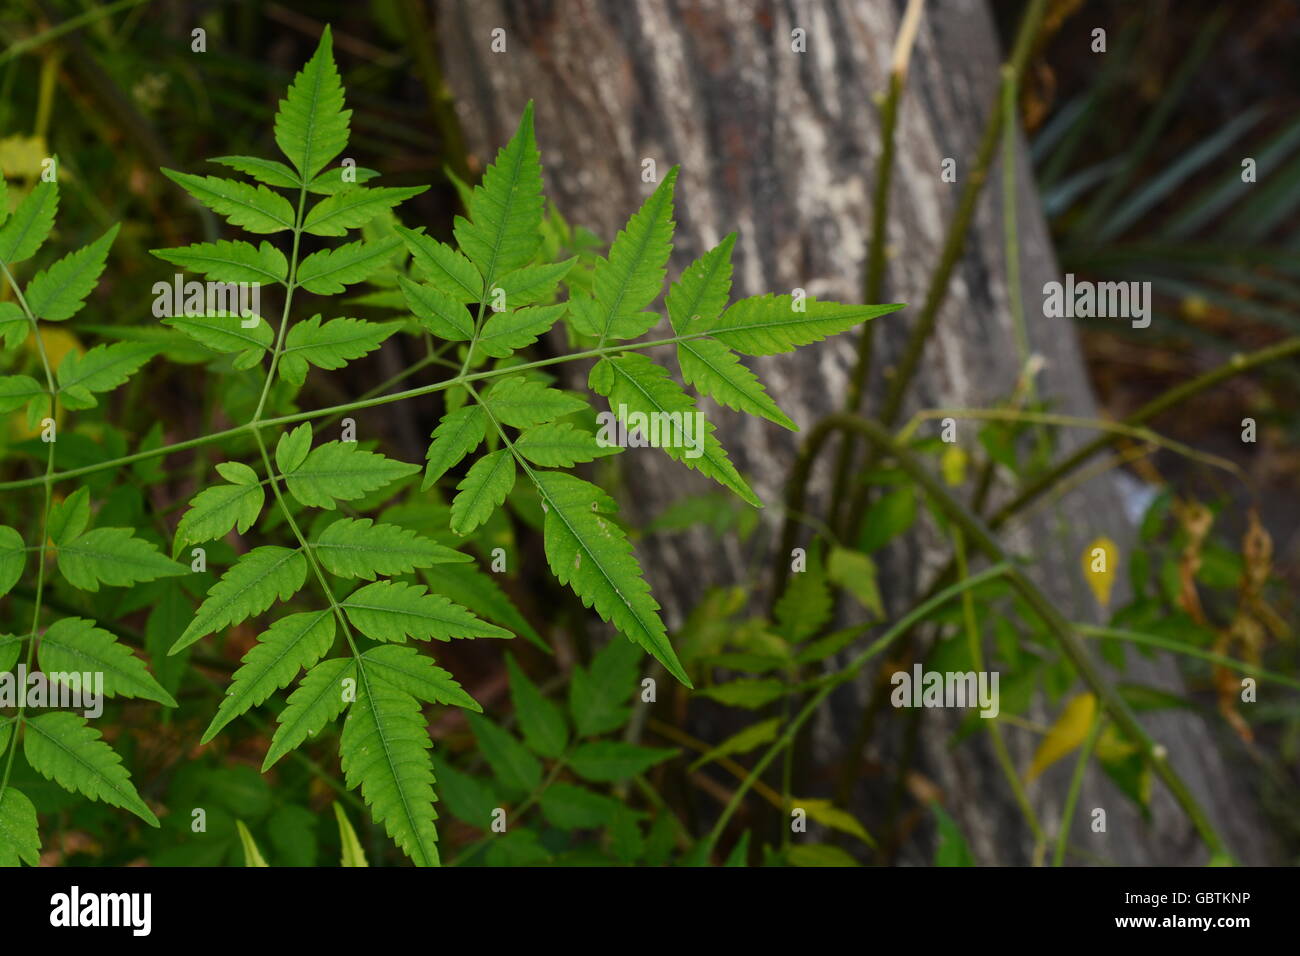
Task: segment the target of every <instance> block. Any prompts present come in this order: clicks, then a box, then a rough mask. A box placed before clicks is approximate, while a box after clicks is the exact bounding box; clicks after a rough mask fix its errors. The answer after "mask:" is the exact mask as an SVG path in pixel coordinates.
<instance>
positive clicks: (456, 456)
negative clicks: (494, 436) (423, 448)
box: [421, 405, 487, 490]
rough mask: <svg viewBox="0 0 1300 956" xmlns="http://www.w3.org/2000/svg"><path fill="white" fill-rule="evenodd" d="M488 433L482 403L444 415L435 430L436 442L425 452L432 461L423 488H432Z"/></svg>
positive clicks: (425, 472)
mask: <svg viewBox="0 0 1300 956" xmlns="http://www.w3.org/2000/svg"><path fill="white" fill-rule="evenodd" d="M486 435H487V416H486V415H485V414H484V413H483V408H482V406H480V405H465V406H462V407H461V408H458V409H456V410H455V411H450V412H448V413H447V414H446V415H444V416H443V417H442V421H441V422H439V423H438V427H437V428H435V429H434V430H433V436H432V437H433V441H432V442H430V444H429V450H428V452H426V453H425V457H426V458H427V459H428V460H429V464H428V465H427V466H426V467H425V469H424V483H423V484H422V485H421V490H424V489H427V488H429V487H431V486H432V485H433V483H434V482H435V481H437V480H438V479H439V478H441V477H442V476H443V475H444V474H446V473H447V469H449V468H453V467H455V465H456V464H457V463H458V462H459V461H460V460H461V459H462V458H464V457H465V456H466V455H468V454H469V453H470V452H472V451H473V450H474V449H475V448H477V447H478V446H479V443H480V442H481V441H483V439H484V437H485V436H486Z"/></svg>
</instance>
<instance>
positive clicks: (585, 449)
mask: <svg viewBox="0 0 1300 956" xmlns="http://www.w3.org/2000/svg"><path fill="white" fill-rule="evenodd" d="M515 450H516V451H518V452H519V453H520V454H521V455H523V456H524V457H525V458H527V459H528V460H529V461H531V462H532V463H533V464H534V465H541V466H542V467H544V468H572V467H573V466H574V465H576V464H578V463H579V462H587V461H595V460H596V459H597V458H603V457H605V456H607V455H614V454H617V453H618V452H619V451H621V450H622V449H620V448H618V447H617V446H608V445H601V444H600V442H598V441H597V440H596V436H595V435H593V434H591V432H589V431H585V430H584V429H581V428H578V427H576V426H574V425H571V424H570V423H568V422H552V423H550V424H547V425H537V426H536V427H534V428H530V429H528V430H527V431H526V432H524V433H523V434H522V435H520V436H519V440H518V441H516V442H515Z"/></svg>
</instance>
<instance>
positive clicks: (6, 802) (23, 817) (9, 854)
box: [0, 784, 41, 867]
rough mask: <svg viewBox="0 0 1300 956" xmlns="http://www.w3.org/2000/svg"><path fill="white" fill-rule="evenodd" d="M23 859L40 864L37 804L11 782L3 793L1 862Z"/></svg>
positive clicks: (10, 863)
mask: <svg viewBox="0 0 1300 956" xmlns="http://www.w3.org/2000/svg"><path fill="white" fill-rule="evenodd" d="M20 861H21V862H23V863H26V864H27V865H28V866H38V865H40V862H41V834H40V831H39V830H38V828H37V823H36V807H34V806H33V805H32V802H31V801H30V800H28V799H27V797H25V796H24V795H23V794H22V793H21V792H20V791H19V790H18V789H17V788H15V787H14V786H13V785H12V784H10V785H9V786H8V787H6V788H5V791H4V795H3V796H0V866H3V867H10V866H17V865H18V864H19V862H20Z"/></svg>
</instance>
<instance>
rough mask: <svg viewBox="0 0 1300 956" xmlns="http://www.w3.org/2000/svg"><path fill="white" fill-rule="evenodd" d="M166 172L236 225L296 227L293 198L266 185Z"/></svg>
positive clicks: (267, 228)
mask: <svg viewBox="0 0 1300 956" xmlns="http://www.w3.org/2000/svg"><path fill="white" fill-rule="evenodd" d="M162 173H163V175H164V176H166V177H167V178H168V179H170V180H171V181H172V182H174V183H176V184H177V185H178V186H180V187H181V188H182V189H184V190H185V191H186V192H187V193H189V194H190V195H191V196H193V197H194V198H195V199H197V200H198V201H199V202H201V203H203V205H205V206H207V207H208V208H209V209H211V210H212V211H213V212H215V213H217V214H218V215H220V216H225V218H226V221H227V222H229V223H230V224H231V225H232V226H239V227H240V228H241V229H245V230H247V231H248V232H253V233H273V232H283V231H284V230H286V229H292V228H293V224H294V218H295V214H294V211H293V206H291V205H289V200H287V199H285V198H284V197H283V196H281V195H280V194H279V193H276V192H272V191H271V190H269V189H267V188H266V187H265V186H260V185H259V186H253V185H250V184H249V183H244V182H240V181H239V180H237V179H223V178H222V177H220V176H194V175H191V174H189V173H180V172H177V171H176V170H174V169H163V171H162Z"/></svg>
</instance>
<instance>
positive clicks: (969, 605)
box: [952, 529, 1046, 859]
mask: <svg viewBox="0 0 1300 956" xmlns="http://www.w3.org/2000/svg"><path fill="white" fill-rule="evenodd" d="M952 538H953V551H954V552H955V554H956V556H957V578H958V580H961V581H964V580H965V579H966V578H967V577H968V576H969V575H970V569H969V568H968V567H967V565H966V541H965V539H964V538H963V537H962V533H961V531H960V530H958V529H953V535H952ZM961 610H962V618H963V619H964V622H965V625H966V640H967V642H968V644H969V646H970V652H971V663H972V664H973V665H974V667H975V671H976V673H979V672H981V671H983V670H984V648H983V646H982V645H981V642H980V631H979V626H978V625H977V624H976V622H975V597H974V595H972V594H971V593H970V591H963V592H962V595H961ZM988 728H989V737H990V738H991V739H992V741H993V753H994V754H995V755H996V757H997V761H998V766H999V767H1001V768H1002V775H1003V776H1004V777H1006V778H1007V784H1008V785H1009V786H1010V787H1011V793H1012V795H1013V796H1014V797H1015V800H1016V806H1018V807H1019V808H1020V812H1021V813H1022V814H1024V817H1025V822H1026V823H1028V824H1029V829H1030V831H1031V832H1032V833H1033V834H1034V846H1035V847H1039V846H1042V845H1043V843H1044V841H1045V840H1046V835H1045V834H1044V833H1043V827H1042V824H1041V823H1039V822H1038V814H1037V813H1035V812H1034V808H1033V805H1032V804H1030V802H1029V796H1028V795H1027V794H1026V793H1025V788H1024V785H1023V784H1021V782H1020V774H1019V773H1018V772H1017V771H1016V765H1015V763H1014V761H1012V759H1011V752H1010V751H1009V750H1008V749H1007V742H1006V739H1005V738H1004V737H1003V736H1002V726H1001V725H1000V724H999V723H998V722H997V719H996V718H994V719H993V720H990V721H989V722H988ZM1034 858H1035V859H1037V858H1038V853H1037V852H1035V853H1034Z"/></svg>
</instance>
